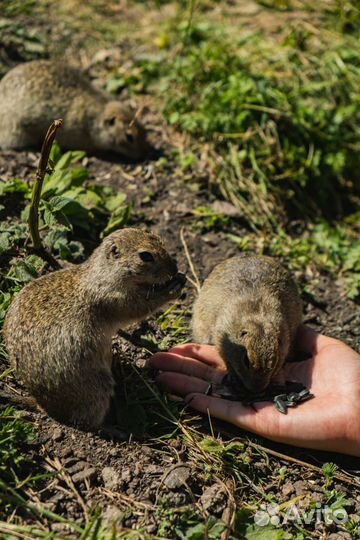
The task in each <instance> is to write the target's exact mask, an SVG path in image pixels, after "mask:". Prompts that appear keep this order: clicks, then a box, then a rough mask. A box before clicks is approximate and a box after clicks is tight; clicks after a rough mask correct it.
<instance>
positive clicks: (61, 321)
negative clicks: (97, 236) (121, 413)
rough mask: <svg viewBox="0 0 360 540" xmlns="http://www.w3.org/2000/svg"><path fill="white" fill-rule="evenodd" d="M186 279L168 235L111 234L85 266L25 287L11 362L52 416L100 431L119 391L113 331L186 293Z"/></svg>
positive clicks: (13, 314)
mask: <svg viewBox="0 0 360 540" xmlns="http://www.w3.org/2000/svg"><path fill="white" fill-rule="evenodd" d="M184 282H185V277H184V275H183V274H180V273H179V272H178V270H177V265H176V262H175V260H174V259H172V258H171V257H170V255H169V254H168V252H167V251H166V249H165V247H164V245H163V243H162V241H161V239H160V238H159V237H158V236H157V235H154V234H150V233H147V232H144V231H142V230H139V229H131V228H129V229H122V230H119V231H116V232H114V233H112V234H111V235H109V236H108V237H106V238H105V239H104V240H103V241H102V243H101V244H100V246H99V247H98V248H97V249H95V251H94V252H93V253H92V255H91V256H90V257H89V258H88V259H87V260H86V261H85V262H84V263H82V264H80V265H76V266H73V267H71V268H67V269H63V270H58V271H56V272H53V273H50V274H47V275H45V276H43V277H40V278H38V279H36V280H35V281H33V282H31V283H29V284H28V285H26V286H25V287H24V288H23V289H22V291H21V292H20V293H19V294H18V295H17V297H16V298H15V300H14V301H13V302H12V304H11V306H10V308H9V311H8V313H7V316H6V319H5V325H4V337H5V344H6V347H7V350H8V352H9V357H10V362H11V364H12V366H13V367H15V369H16V373H17V376H18V377H19V379H20V380H21V381H22V382H23V383H24V384H25V386H26V387H27V388H28V390H29V392H30V393H31V394H32V395H33V396H34V397H35V399H36V401H37V402H38V403H39V404H40V405H41V406H42V407H43V408H44V409H45V410H46V411H47V413H48V414H49V415H50V416H52V417H54V418H56V419H57V420H59V421H62V422H64V423H70V424H74V425H77V426H79V427H82V428H84V429H97V428H98V427H99V426H100V425H101V424H102V422H103V420H104V417H105V415H106V413H107V411H108V409H109V405H110V400H111V397H112V395H113V387H114V380H113V376H112V372H111V363H112V348H111V343H112V336H113V335H114V334H115V333H116V331H117V330H119V329H120V328H125V327H126V326H128V325H129V324H130V323H134V322H136V321H140V320H142V319H144V318H146V317H147V316H149V315H150V314H151V313H152V312H153V311H155V310H157V309H158V308H160V307H161V306H163V305H164V304H166V303H168V302H169V301H171V300H174V299H176V298H177V296H178V295H179V293H180V291H181V289H182V287H183V285H184Z"/></svg>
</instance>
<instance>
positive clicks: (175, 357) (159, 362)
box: [149, 352, 226, 383]
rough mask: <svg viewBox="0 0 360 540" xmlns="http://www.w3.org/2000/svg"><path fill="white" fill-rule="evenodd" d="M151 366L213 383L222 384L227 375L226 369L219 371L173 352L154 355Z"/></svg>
mask: <svg viewBox="0 0 360 540" xmlns="http://www.w3.org/2000/svg"><path fill="white" fill-rule="evenodd" d="M149 365H150V366H151V367H153V368H155V369H160V370H161V371H174V372H176V373H183V374H185V375H189V376H192V377H197V378H198V379H203V380H204V381H208V382H213V383H221V381H222V379H223V377H224V375H225V374H226V371H225V370H224V369H217V368H214V367H212V366H210V365H208V364H204V363H203V362H200V361H199V360H195V359H194V358H188V357H186V356H181V355H180V354H174V353H172V352H164V353H156V354H154V356H152V357H151V358H150V360H149Z"/></svg>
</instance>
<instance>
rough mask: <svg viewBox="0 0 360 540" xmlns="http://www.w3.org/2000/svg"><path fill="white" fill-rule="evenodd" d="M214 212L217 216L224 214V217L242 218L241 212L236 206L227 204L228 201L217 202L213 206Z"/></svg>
mask: <svg viewBox="0 0 360 540" xmlns="http://www.w3.org/2000/svg"><path fill="white" fill-rule="evenodd" d="M212 207H213V210H214V211H215V212H216V213H217V214H222V215H223V216H229V217H240V216H241V212H240V210H239V209H238V208H236V206H234V205H233V204H231V203H229V202H227V201H218V200H217V201H215V202H213V204H212Z"/></svg>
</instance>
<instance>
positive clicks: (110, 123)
mask: <svg viewBox="0 0 360 540" xmlns="http://www.w3.org/2000/svg"><path fill="white" fill-rule="evenodd" d="M115 122H116V116H112V117H111V118H107V119H106V120H105V123H106V124H107V125H108V126H114V125H115Z"/></svg>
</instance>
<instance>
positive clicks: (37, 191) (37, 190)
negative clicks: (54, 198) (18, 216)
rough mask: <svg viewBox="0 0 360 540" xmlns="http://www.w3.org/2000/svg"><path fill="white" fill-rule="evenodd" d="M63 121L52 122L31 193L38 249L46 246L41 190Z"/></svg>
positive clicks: (31, 217) (34, 240)
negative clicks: (41, 226) (41, 229)
mask: <svg viewBox="0 0 360 540" xmlns="http://www.w3.org/2000/svg"><path fill="white" fill-rule="evenodd" d="M62 123H63V121H62V120H61V119H59V120H54V122H53V123H52V124H51V126H50V127H49V129H48V130H47V133H46V135H45V139H44V142H43V145H42V148H41V155H40V161H39V166H38V168H37V171H36V176H35V182H34V187H33V190H32V195H31V203H30V211H29V220H28V223H29V230H30V236H31V240H32V243H33V246H34V248H35V249H36V250H43V249H44V247H43V245H42V242H41V238H40V233H39V204H40V197H41V190H42V186H43V183H44V178H45V174H46V172H47V167H48V161H49V155H50V151H51V147H52V145H53V142H54V139H55V135H56V132H57V130H58V128H59V127H61V126H62Z"/></svg>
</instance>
